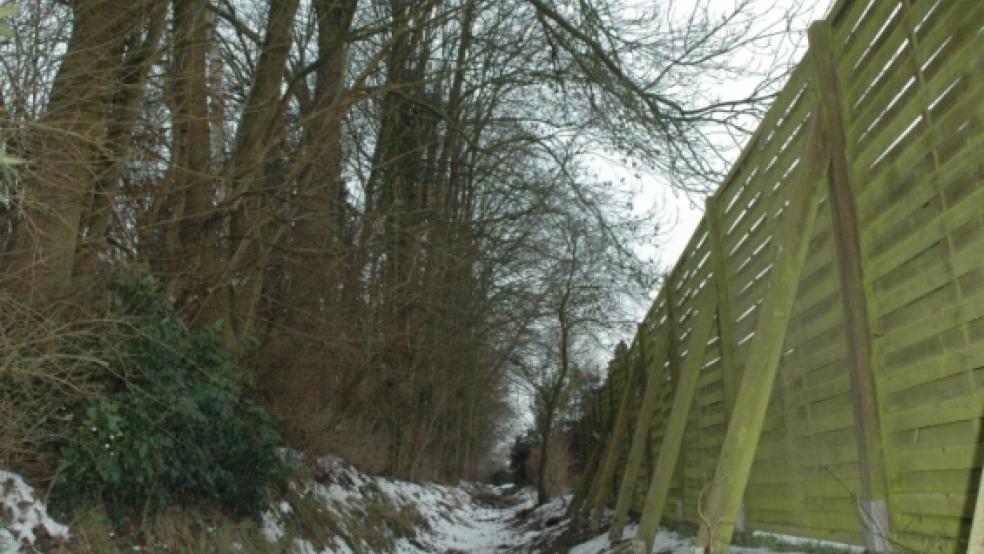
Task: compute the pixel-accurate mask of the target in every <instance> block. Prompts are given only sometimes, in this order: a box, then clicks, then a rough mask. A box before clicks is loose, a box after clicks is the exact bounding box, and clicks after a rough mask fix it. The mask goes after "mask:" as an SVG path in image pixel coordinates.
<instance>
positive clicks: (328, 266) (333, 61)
mask: <svg viewBox="0 0 984 554" xmlns="http://www.w3.org/2000/svg"><path fill="white" fill-rule="evenodd" d="M674 14H676V15H679V14H678V13H677V12H675V11H673V10H672V9H670V7H669V6H663V5H657V6H654V7H651V8H650V7H646V8H645V9H641V8H633V7H630V6H624V5H622V4H621V3H619V2H616V1H615V0H276V1H270V2H264V1H261V0H171V1H164V0H72V1H70V2H65V1H55V0H39V1H37V2H30V3H27V4H25V5H24V7H23V9H22V11H21V13H20V14H19V15H17V16H15V17H14V18H12V19H11V21H10V23H11V27H12V29H13V31H14V33H13V37H12V38H11V39H9V40H7V41H5V42H4V43H3V44H2V46H0V60H2V67H0V73H2V76H0V87H2V88H0V101H2V104H0V142H2V146H3V148H4V150H6V151H7V152H8V153H9V154H11V155H12V156H14V157H16V158H19V159H21V160H24V161H25V163H23V164H21V165H19V166H17V167H16V168H15V171H13V172H7V173H5V175H4V177H3V179H2V181H0V255H2V258H0V260H2V262H0V290H3V291H4V292H6V293H12V294H16V295H17V296H18V297H19V298H22V299H24V300H25V302H27V303H28V304H30V305H31V306H33V308H34V309H36V310H40V311H44V310H48V309H50V308H51V306H54V305H64V304H65V303H66V302H68V303H72V304H85V303H86V302H92V301H93V298H97V297H98V291H99V290H100V286H101V285H102V284H103V283H105V282H106V279H107V276H109V275H113V274H118V273H121V272H126V273H146V274H151V275H153V276H154V277H156V279H157V282H158V283H159V286H160V287H161V289H162V291H164V292H165V293H166V295H167V297H168V298H169V299H170V301H171V302H172V303H173V304H174V305H175V306H176V308H177V309H178V311H179V313H180V314H181V317H182V318H183V320H184V321H185V322H186V324H187V325H189V326H191V327H207V326H211V325H218V326H220V328H221V332H222V337H223V340H224V342H225V343H226V345H227V346H228V347H229V348H231V349H233V350H234V351H236V352H237V353H239V355H240V357H241V359H243V360H246V361H248V365H249V366H250V367H251V369H252V370H253V371H252V372H251V375H252V377H250V376H249V375H247V374H244V375H242V376H240V379H241V380H242V382H243V384H244V385H250V384H254V385H255V386H254V390H255V391H256V394H257V395H259V396H260V397H261V398H262V399H263V401H264V402H266V403H267V404H268V405H269V406H270V407H271V408H272V409H273V410H274V411H275V413H276V414H277V415H278V416H280V417H281V428H282V431H283V433H284V435H285V436H286V437H287V439H288V440H289V441H290V442H291V443H292V444H293V445H295V446H297V447H300V448H302V449H305V450H308V451H311V452H325V451H335V452H339V451H341V452H347V453H349V454H350V455H352V456H355V457H357V458H361V461H362V463H364V464H366V465H370V466H375V467H373V469H377V470H382V471H387V472H389V473H391V474H395V475H399V476H402V477H408V478H420V477H459V476H467V475H470V474H473V473H474V471H475V468H476V466H477V462H478V461H479V460H480V459H482V458H483V457H484V456H485V455H486V454H487V452H488V450H489V448H490V447H491V446H492V445H494V443H495V441H496V440H497V438H498V437H499V436H501V434H502V432H503V430H504V429H503V423H504V421H505V420H506V418H507V416H508V415H509V412H510V410H511V409H512V406H513V405H514V404H515V403H514V401H513V397H512V396H511V394H512V392H511V391H515V390H516V389H515V385H516V384H517V382H521V383H525V384H527V385H528V387H529V388H528V390H531V391H533V392H534V394H535V395H536V400H537V403H538V406H540V408H542V409H541V415H542V417H541V421H542V427H543V433H542V436H543V437H545V438H544V440H548V438H549V437H550V436H551V433H552V431H551V428H552V426H553V425H554V422H553V415H552V414H553V413H554V410H555V408H556V406H558V405H559V404H560V403H561V399H562V398H563V396H564V393H563V391H564V387H565V384H566V383H567V382H569V380H570V376H571V375H573V374H575V373H576V371H583V370H584V369H585V368H586V367H587V364H586V363H583V362H577V361H576V360H578V359H580V358H579V356H580V357H581V358H583V357H584V356H585V355H586V353H589V352H591V351H594V350H596V349H597V345H598V344H601V343H603V342H604V340H603V337H601V336H600V330H601V329H603V328H607V327H609V326H610V325H611V324H612V323H613V322H619V321H622V320H624V319H625V316H624V315H623V314H624V313H625V312H626V310H631V307H630V306H628V305H627V304H626V302H625V301H624V300H623V298H624V297H626V296H627V295H628V296H637V297H640V298H641V297H643V296H644V293H645V291H646V289H647V288H648V287H650V286H651V285H652V275H651V274H649V273H648V272H647V271H646V264H645V263H644V262H643V260H640V259H639V257H638V256H637V255H636V254H635V250H634V249H633V248H632V243H633V241H634V240H640V239H642V240H645V239H646V238H647V237H648V234H647V232H646V228H647V225H648V224H646V223H645V222H644V221H643V220H642V219H640V218H638V217H636V216H633V215H632V213H633V212H632V209H631V206H630V205H628V204H629V203H628V202H627V198H626V197H625V190H626V189H625V188H624V187H620V186H618V184H617V183H612V182H611V179H609V178H607V177H606V176H600V175H598V170H597V169H594V168H595V167H597V166H596V165H593V164H592V162H591V159H592V156H594V155H597V153H599V152H603V153H606V154H608V155H613V156H614V155H632V156H634V157H635V159H639V160H642V163H645V164H648V165H649V166H650V167H654V168H656V169H659V170H662V171H663V172H665V174H666V175H669V176H670V178H671V179H672V180H673V182H674V183H675V184H676V185H677V186H678V187H681V188H689V189H694V188H700V187H702V186H705V187H706V183H709V182H712V181H711V180H709V179H708V177H713V176H714V175H715V174H716V172H717V170H718V169H719V167H720V164H719V160H718V159H717V158H716V152H717V151H718V148H719V146H720V144H721V143H720V137H722V136H724V135H728V134H730V135H732V136H734V137H735V138H736V139H740V137H741V136H742V134H743V132H744V127H743V126H744V124H745V123H747V121H748V119H747V118H748V117H754V115H756V114H757V112H758V110H760V109H761V107H762V104H763V103H764V102H765V101H767V100H768V98H769V91H770V90H771V89H770V86H771V84H772V83H773V80H774V78H776V77H777V76H778V75H779V73H780V72H777V71H775V70H776V69H777V67H778V66H769V67H766V68H762V69H763V72H762V73H761V74H759V75H758V76H757V77H758V80H756V81H755V82H756V83H758V84H757V86H756V87H753V89H752V90H751V92H750V93H749V94H743V95H741V98H738V99H721V98H717V97H714V96H712V95H711V94H710V93H709V92H706V91H707V89H706V88H705V89H702V90H704V91H705V92H703V93H695V92H694V90H695V89H694V87H695V85H697V84H699V83H706V82H707V79H708V78H711V79H713V78H717V79H732V78H736V77H737V76H738V75H741V76H743V77H747V76H748V74H749V71H750V68H748V67H746V66H745V64H743V63H741V62H740V60H738V62H737V63H735V62H733V61H732V60H733V58H732V57H731V54H732V53H733V52H734V51H735V49H737V48H742V47H746V46H754V45H756V44H758V42H757V41H758V40H761V39H763V38H764V37H767V36H769V34H770V33H772V32H773V30H774V28H773V27H772V26H770V25H763V24H762V20H761V19H756V17H760V16H761V12H759V11H758V10H757V9H755V7H754V4H753V3H752V2H751V0H745V1H742V2H738V3H736V4H735V5H734V6H732V9H730V10H729V11H727V12H723V13H722V12H718V11H712V10H711V9H709V8H708V7H707V6H703V5H701V3H700V2H698V3H697V5H696V6H695V7H694V8H693V9H692V10H690V11H688V12H686V14H685V15H686V16H687V17H685V18H683V19H680V18H679V17H676V15H674ZM780 20H781V18H777V21H776V22H777V23H778V22H779V21H780ZM544 451H546V449H544Z"/></svg>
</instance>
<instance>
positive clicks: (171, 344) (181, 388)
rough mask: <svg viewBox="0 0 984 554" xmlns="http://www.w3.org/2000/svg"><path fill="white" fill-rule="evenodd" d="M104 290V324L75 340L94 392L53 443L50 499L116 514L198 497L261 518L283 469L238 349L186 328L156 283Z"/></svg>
mask: <svg viewBox="0 0 984 554" xmlns="http://www.w3.org/2000/svg"><path fill="white" fill-rule="evenodd" d="M108 294H109V299H110V317H108V318H104V320H103V321H104V323H101V324H100V325H102V326H103V327H104V331H105V332H104V333H100V334H98V336H97V337H96V338H95V339H89V340H90V342H92V343H91V344H81V345H77V346H78V347H79V349H80V351H83V352H86V353H87V355H88V356H93V357H95V358H96V359H97V361H94V362H93V363H99V364H100V365H102V366H103V368H104V369H103V371H100V372H98V373H93V375H94V376H96V377H91V379H94V380H96V381H97V383H96V385H97V386H96V388H97V390H98V394H95V395H87V396H85V397H82V398H70V399H69V401H68V404H67V405H66V406H64V407H63V411H64V412H67V413H68V416H67V419H69V420H71V421H73V422H77V424H75V425H73V426H71V427H68V428H66V429H65V430H64V431H63V432H61V433H60V434H59V435H57V437H56V439H55V440H54V441H52V442H51V444H50V448H51V449H52V451H53V453H54V455H55V457H56V459H57V460H58V463H59V469H58V472H57V473H56V476H55V478H54V482H53V483H52V493H53V494H52V504H53V507H54V508H55V509H56V510H62V511H65V510H70V509H74V508H76V507H81V506H88V505H91V504H93V503H103V504H104V505H105V506H107V509H108V510H109V511H110V513H111V514H112V515H113V516H114V517H115V518H116V519H117V520H118V521H119V520H121V519H123V518H125V517H126V516H127V515H130V514H141V515H147V514H152V513H156V512H158V511H160V510H162V509H164V508H166V507H168V506H171V505H176V504H183V505H188V504H196V503H199V502H202V501H204V502H213V503H216V504H218V505H219V506H221V507H222V508H223V509H224V511H225V512H226V513H228V514H230V515H234V516H248V515H258V514H259V512H260V511H261V510H262V509H263V508H264V507H265V504H266V494H267V489H268V488H269V486H270V485H271V484H272V483H274V482H276V481H278V480H279V479H281V478H282V477H283V476H284V475H285V471H284V467H283V462H281V460H280V458H279V456H278V454H277V452H276V449H277V447H278V445H279V443H280V440H279V437H278V435H277V433H276V432H275V431H274V429H273V426H272V422H271V418H270V416H269V415H268V414H267V413H266V412H265V411H264V410H263V409H262V408H260V407H259V406H257V405H256V404H254V403H253V402H251V401H250V400H248V399H247V398H244V397H243V395H242V394H241V392H240V390H239V389H238V388H237V387H236V385H235V380H234V377H233V374H234V372H235V370H236V362H235V357H234V355H233V353H232V352H230V351H229V350H228V349H226V348H224V347H223V346H222V343H221V340H220V338H219V335H218V332H217V330H216V329H203V330H194V331H190V330H188V329H187V328H186V327H185V325H184V324H183V323H182V321H181V320H180V319H179V318H178V316H177V314H176V312H175V311H174V309H173V307H172V306H171V304H170V303H169V302H168V301H167V300H166V299H165V298H164V297H163V296H162V295H161V294H159V293H158V292H156V290H155V288H154V283H153V282H152V281H149V280H143V281H133V280H123V281H120V282H118V283H116V284H115V285H113V286H111V287H110V288H109V290H108ZM89 336H90V337H92V336H93V335H89Z"/></svg>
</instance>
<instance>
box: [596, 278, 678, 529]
mask: <svg viewBox="0 0 984 554" xmlns="http://www.w3.org/2000/svg"><path fill="white" fill-rule="evenodd" d="M663 290H664V291H666V290H668V289H667V287H664V288H663ZM666 296H667V297H669V294H666ZM667 301H669V298H667ZM657 302H658V300H657ZM669 329H670V325H669V322H667V324H666V325H664V326H663V329H662V331H663V332H662V333H661V334H662V335H663V336H662V337H661V340H660V341H659V342H658V343H657V345H656V352H655V354H656V355H655V356H654V357H653V363H652V365H651V366H648V367H647V366H646V363H645V357H646V356H645V354H646V350H645V348H644V345H645V331H644V330H643V328H642V327H641V326H640V328H639V335H638V336H639V357H640V366H641V370H642V371H643V372H645V374H646V376H647V377H646V391H645V393H644V394H643V397H642V404H641V405H640V406H639V415H638V418H637V420H636V428H635V433H633V436H632V446H631V448H630V449H629V456H628V458H627V459H626V462H625V470H624V472H623V473H622V482H621V484H620V485H619V488H618V498H617V500H616V502H615V516H614V517H613V518H612V526H611V529H610V530H609V532H608V536H609V537H610V538H611V539H612V540H619V539H621V538H622V529H623V528H624V527H625V519H626V517H627V516H628V514H629V508H631V507H632V500H633V497H634V496H635V494H634V493H635V487H636V482H637V481H638V478H639V468H640V467H641V466H642V457H643V454H644V453H645V449H646V438H647V436H648V435H649V431H650V425H651V423H652V417H653V413H654V412H655V411H656V407H657V400H658V399H659V391H660V387H662V386H664V385H665V382H662V380H661V379H660V377H662V376H663V372H662V371H660V370H661V369H663V366H664V364H665V363H666V355H667V354H668V353H669V350H670V346H669V345H670V341H671V340H672V337H671V336H670V332H669Z"/></svg>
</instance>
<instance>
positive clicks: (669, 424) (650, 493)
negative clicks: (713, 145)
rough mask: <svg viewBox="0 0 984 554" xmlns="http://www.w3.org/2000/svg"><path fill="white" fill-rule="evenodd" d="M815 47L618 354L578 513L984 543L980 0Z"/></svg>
mask: <svg viewBox="0 0 984 554" xmlns="http://www.w3.org/2000/svg"><path fill="white" fill-rule="evenodd" d="M809 37H810V51H809V53H808V54H807V56H806V57H805V58H804V60H803V61H802V62H801V63H800V65H799V66H797V68H796V69H795V70H794V71H793V73H792V75H791V77H790V79H789V81H788V83H787V84H786V86H785V87H784V89H783V91H782V92H781V93H780V95H779V96H778V98H777V100H776V102H775V104H774V105H773V107H772V108H771V109H770V111H769V112H768V114H767V115H766V117H765V118H764V119H763V121H762V122H761V124H760V126H759V128H758V129H757V131H756V132H755V134H754V135H753V137H752V139H751V140H750V141H749V143H748V145H747V146H746V147H745V149H744V151H743V152H742V155H741V157H740V158H739V160H738V162H737V163H736V164H735V166H734V167H733V168H732V170H731V172H730V174H729V176H728V178H727V179H726V180H725V182H724V183H722V184H721V186H720V187H719V189H718V191H717V192H716V193H715V194H714V195H713V196H712V197H711V198H710V199H709V200H708V202H707V209H706V211H705V215H704V219H703V220H702V221H701V223H700V225H699V226H698V228H697V230H696V231H695V233H694V235H693V237H692V238H691V240H690V243H689V245H688V246H687V249H686V250H685V252H684V254H683V255H682V256H681V258H680V259H679V260H678V262H677V264H676V265H675V267H674V269H673V271H672V273H671V274H670V276H669V278H668V279H667V280H666V282H665V283H664V285H663V289H662V291H661V292H660V295H659V297H658V299H657V300H656V302H655V303H654V305H653V307H652V309H650V311H649V313H648V315H647V316H646V318H645V319H644V321H643V322H642V323H641V324H640V326H639V332H638V334H637V336H636V338H635V340H634V341H633V346H632V348H631V349H629V351H628V352H626V353H623V354H622V355H621V356H622V357H621V358H620V359H619V360H617V363H614V364H612V366H611V367H612V368H613V369H612V371H611V373H610V375H609V379H608V381H607V382H606V385H605V388H604V390H603V391H602V398H603V400H604V401H603V402H601V403H599V404H598V409H599V411H600V412H601V413H592V414H591V415H590V417H589V418H587V419H591V420H592V421H596V422H597V421H599V420H601V421H609V422H611V423H609V424H606V426H605V428H608V429H612V430H613V431H614V432H613V433H610V434H609V435H607V436H606V437H604V438H603V442H602V443H601V444H599V445H598V447H597V448H596V451H597V452H598V453H599V458H600V461H599V462H598V463H597V464H594V465H595V466H596V467H597V468H598V469H597V471H596V473H595V474H593V476H592V475H589V476H588V477H589V479H586V480H585V485H584V487H583V489H584V490H589V492H588V493H586V494H587V496H588V498H586V499H585V501H584V502H583V504H582V505H583V506H584V508H582V509H585V510H590V517H589V521H590V522H591V523H592V524H597V523H598V521H599V517H600V513H601V509H602V507H603V506H605V505H606V504H612V505H614V507H615V509H616V510H615V522H614V525H613V527H612V529H611V531H612V534H613V535H620V533H621V530H622V526H623V525H624V522H625V518H626V515H627V513H628V512H629V511H634V512H635V513H637V514H639V515H641V518H642V519H641V525H640V527H639V531H638V533H637V535H636V540H637V543H638V544H639V545H640V546H644V545H645V544H649V543H650V542H651V541H652V538H653V535H654V533H655V531H656V527H657V525H658V523H659V521H660V519H662V518H664V517H668V518H671V519H684V520H688V521H690V522H693V523H695V524H698V525H699V527H700V536H699V539H698V542H699V543H700V545H701V546H710V548H711V550H712V551H713V552H724V551H726V550H727V545H728V544H729V543H730V542H731V540H732V536H733V532H734V530H735V529H736V528H739V529H740V528H748V529H756V530H762V531H771V532H777V533H785V534H794V535H799V536H803V537H811V538H817V539H829V540H837V541H842V542H847V543H852V544H859V545H865V546H866V547H867V548H868V549H869V550H871V551H875V552H885V551H890V550H914V551H920V552H922V551H934V552H966V551H970V552H975V553H978V554H984V521H982V520H984V514H981V510H982V508H981V507H980V506H981V505H982V504H984V498H982V496H981V492H980V490H981V485H980V483H981V466H982V460H984V133H982V132H981V131H982V124H984V86H982V76H984V2H981V1H980V0H865V1H849V0H844V1H841V2H839V3H838V4H837V5H836V6H835V7H834V8H833V9H832V11H831V14H830V15H829V16H828V17H827V19H826V20H824V21H822V22H818V23H815V24H814V25H813V27H812V28H811V30H810V34H809ZM640 372H641V373H640ZM633 375H636V376H638V377H633ZM639 382H644V383H645V384H644V385H639V384H638V383H639ZM592 418H593V419H592ZM599 418H600V419H599ZM616 419H617V421H615V420H616ZM591 479H593V480H594V481H595V482H596V483H595V484H592V485H591V486H590V487H589V485H588V483H590V481H591ZM616 492H617V494H613V493H616ZM975 506H977V507H976V509H975ZM975 549H976V550H975Z"/></svg>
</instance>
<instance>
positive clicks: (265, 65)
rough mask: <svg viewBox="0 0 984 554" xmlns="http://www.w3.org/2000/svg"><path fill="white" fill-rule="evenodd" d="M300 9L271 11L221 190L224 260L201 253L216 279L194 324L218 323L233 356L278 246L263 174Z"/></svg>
mask: <svg viewBox="0 0 984 554" xmlns="http://www.w3.org/2000/svg"><path fill="white" fill-rule="evenodd" d="M298 4H299V0H281V1H280V2H277V3H276V4H275V5H271V9H270V12H269V15H268V17H267V25H266V34H265V36H264V40H263V47H262V49H261V51H260V56H259V60H258V61H257V64H256V70H255V72H254V76H253V83H252V86H251V88H250V92H249V95H248V97H247V99H246V105H245V107H244V108H243V114H242V117H241V118H240V121H239V125H238V128H237V133H236V140H235V147H234V151H233V154H232V158H231V160H230V161H229V163H228V164H227V166H226V169H225V171H224V179H225V181H226V183H225V186H226V187H227V188H228V189H229V191H230V193H231V196H232V197H233V198H234V204H233V207H232V210H231V215H230V221H229V223H230V225H229V228H230V236H229V239H228V241H227V242H228V250H227V252H228V256H227V257H222V256H221V255H220V254H219V250H218V249H216V250H215V251H214V252H215V253H214V254H213V251H212V250H206V251H203V252H202V254H203V256H202V261H201V264H200V266H201V270H200V271H201V272H202V273H204V274H206V275H217V276H218V277H217V279H216V281H214V282H212V283H210V284H209V286H208V287H207V288H206V289H205V290H202V291H200V293H201V294H202V295H204V300H203V302H202V305H201V307H200V309H199V310H198V312H197V314H196V315H195V317H194V318H193V319H194V322H195V324H198V325H202V324H209V323H212V322H214V321H216V320H220V319H221V320H222V323H223V336H224V338H225V342H226V344H227V345H228V346H229V347H231V348H233V349H236V350H240V349H241V347H242V345H243V340H244V339H245V338H247V337H248V336H249V335H250V334H251V332H252V328H253V322H254V318H255V315H256V313H255V310H256V305H257V302H258V299H259V294H260V291H261V290H262V283H263V270H264V266H265V265H266V257H267V256H268V254H269V247H270V245H271V244H273V243H274V242H276V241H275V238H274V236H273V235H274V233H270V235H269V236H264V235H265V234H266V233H268V232H270V221H271V219H272V217H273V213H272V210H273V209H275V206H274V205H273V200H272V199H271V198H269V195H265V194H263V192H264V191H263V183H264V179H263V169H264V167H265V166H266V162H267V160H268V154H269V152H270V149H271V148H272V147H273V144H274V143H275V141H276V140H277V138H278V134H279V133H278V129H279V126H278V125H277V123H278V120H279V119H280V117H281V116H282V112H283V110H284V107H285V105H284V103H283V102H282V101H281V93H280V92H281V91H280V89H281V85H282V83H283V76H284V69H285V67H286V64H287V57H288V55H289V54H290V48H291V44H292V43H293V40H292V38H293V37H292V35H293V24H294V16H295V15H296V13H297V7H298ZM219 246H223V245H222V244H220V245H219Z"/></svg>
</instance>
